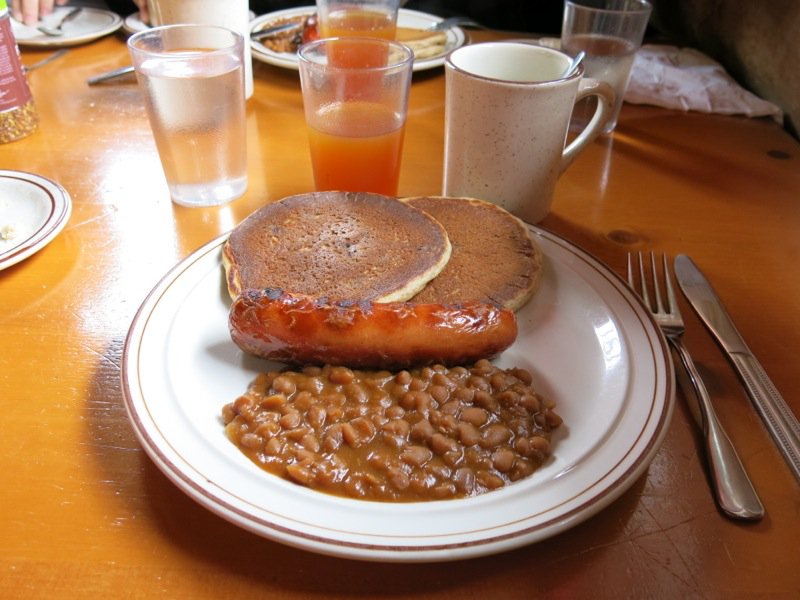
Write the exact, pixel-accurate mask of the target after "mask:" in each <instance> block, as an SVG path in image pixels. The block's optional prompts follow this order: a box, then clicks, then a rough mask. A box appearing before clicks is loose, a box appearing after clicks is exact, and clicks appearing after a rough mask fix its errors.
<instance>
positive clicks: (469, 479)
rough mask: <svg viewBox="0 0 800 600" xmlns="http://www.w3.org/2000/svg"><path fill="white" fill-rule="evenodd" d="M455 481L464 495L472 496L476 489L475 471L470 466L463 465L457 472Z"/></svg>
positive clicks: (454, 477) (457, 487)
mask: <svg viewBox="0 0 800 600" xmlns="http://www.w3.org/2000/svg"><path fill="white" fill-rule="evenodd" d="M453 483H454V484H455V486H456V489H457V490H458V491H459V492H461V494H462V495H464V496H470V495H472V490H474V489H475V472H474V471H473V470H472V469H470V468H469V467H462V468H460V469H458V470H457V471H456V472H455V475H454V476H453Z"/></svg>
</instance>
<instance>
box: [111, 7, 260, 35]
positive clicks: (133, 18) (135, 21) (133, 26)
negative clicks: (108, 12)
mask: <svg viewBox="0 0 800 600" xmlns="http://www.w3.org/2000/svg"><path fill="white" fill-rule="evenodd" d="M255 16H256V15H255V13H254V12H253V11H250V19H251V20H252V19H254V18H255ZM122 29H124V30H125V31H126V32H127V33H139V32H140V31H144V30H145V29H150V25H149V24H147V23H145V22H144V21H142V19H141V17H140V16H139V13H138V12H135V13H133V14H130V15H128V16H127V17H125V20H124V21H123V23H122Z"/></svg>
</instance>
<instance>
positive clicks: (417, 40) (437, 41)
mask: <svg viewBox="0 0 800 600" xmlns="http://www.w3.org/2000/svg"><path fill="white" fill-rule="evenodd" d="M395 39H396V40H397V41H398V42H402V43H404V44H405V45H406V46H408V47H409V48H411V50H412V52H414V58H416V59H417V60H421V59H423V58H430V57H431V56H437V55H439V54H442V53H444V50H445V47H446V46H447V33H446V32H444V31H429V30H426V29H412V28H410V27H398V28H397V32H396V34H395Z"/></svg>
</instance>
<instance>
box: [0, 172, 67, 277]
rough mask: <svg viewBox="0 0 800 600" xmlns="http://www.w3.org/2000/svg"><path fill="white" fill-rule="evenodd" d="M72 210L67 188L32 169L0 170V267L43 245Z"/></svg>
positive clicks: (6, 266)
mask: <svg viewBox="0 0 800 600" xmlns="http://www.w3.org/2000/svg"><path fill="white" fill-rule="evenodd" d="M71 213H72V201H71V200H70V197H69V194H68V193H67V191H66V190H65V189H64V188H63V187H61V186H60V185H58V184H57V183H55V182H53V181H50V180H49V179H46V178H44V177H41V176H39V175H34V174H33V173H25V172H23V171H6V170H0V270H2V269H6V268H8V267H10V266H11V265H15V264H17V263H18V262H20V261H22V260H25V259H26V258H28V257H29V256H30V255H31V254H34V253H36V252H38V251H39V250H41V249H42V248H44V247H45V246H46V245H47V244H49V243H50V241H51V240H52V239H53V238H54V237H56V236H57V235H58V234H59V232H60V231H61V230H62V229H64V225H66V224H67V221H68V220H69V216H70V214H71Z"/></svg>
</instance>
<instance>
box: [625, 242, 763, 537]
mask: <svg viewBox="0 0 800 600" xmlns="http://www.w3.org/2000/svg"><path fill="white" fill-rule="evenodd" d="M633 263H634V260H633V259H632V256H631V254H628V285H629V286H630V287H631V289H633V290H634V291H635V292H636V291H637V289H636V283H635V277H634V264H633ZM650 267H651V271H652V280H653V293H654V295H655V305H654V304H653V303H652V302H651V301H650V294H649V292H648V285H647V279H646V277H645V269H644V260H643V258H642V253H641V252H639V253H638V274H639V284H640V287H639V290H640V291H639V292H638V293H639V295H640V296H641V298H642V300H643V301H644V304H645V305H646V306H647V308H648V309H649V310H650V311H651V312H652V313H653V316H654V317H655V320H656V323H657V324H658V325H659V327H661V331H662V332H663V333H664V336H665V337H666V338H667V340H668V341H669V342H670V343H671V344H672V347H673V348H675V351H676V352H677V353H678V356H679V357H680V359H681V362H682V363H683V366H684V367H685V368H686V371H687V374H688V376H689V380H690V381H691V382H692V385H693V386H694V390H695V393H696V396H697V400H698V405H699V408H700V416H701V421H702V426H703V435H704V437H705V446H706V454H707V456H708V464H709V469H710V471H711V480H712V486H713V489H714V495H715V496H716V499H717V504H718V505H719V507H720V509H721V510H722V511H723V512H724V513H725V514H726V515H728V516H729V517H733V518H735V519H744V520H751V521H752V520H758V519H760V518H761V517H763V516H764V506H763V505H762V504H761V500H759V498H758V494H756V491H755V489H754V488H753V484H752V482H751V481H750V478H749V477H748V476H747V472H746V471H745V470H744V467H743V466H742V462H741V460H739V456H738V455H737V454H736V449H735V448H734V447H733V444H732V443H731V440H730V438H728V435H727V434H726V433H725V430H724V429H723V428H722V424H721V423H720V422H719V420H718V419H717V415H716V412H715V411H714V407H713V406H712V404H711V399H710V398H709V395H708V391H707V390H706V386H705V384H704V383H703V380H702V379H701V378H700V373H698V372H697V368H696V367H695V364H694V361H693V360H692V357H691V356H690V355H689V352H688V350H686V346H684V344H683V341H682V339H681V336H682V335H683V332H684V329H685V327H684V324H683V318H682V317H681V313H680V312H679V310H678V304H677V302H676V299H675V291H674V288H673V287H672V275H671V274H670V271H669V265H668V263H667V257H666V255H664V256H663V272H664V282H665V285H666V290H667V298H666V300H667V306H665V304H664V302H662V298H661V288H660V286H659V283H658V280H659V277H658V271H657V269H656V259H655V255H654V254H653V253H652V252H651V253H650Z"/></svg>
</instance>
